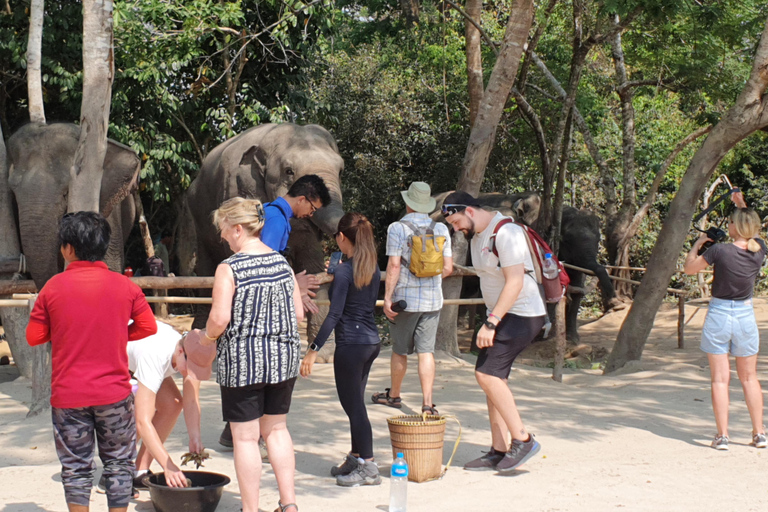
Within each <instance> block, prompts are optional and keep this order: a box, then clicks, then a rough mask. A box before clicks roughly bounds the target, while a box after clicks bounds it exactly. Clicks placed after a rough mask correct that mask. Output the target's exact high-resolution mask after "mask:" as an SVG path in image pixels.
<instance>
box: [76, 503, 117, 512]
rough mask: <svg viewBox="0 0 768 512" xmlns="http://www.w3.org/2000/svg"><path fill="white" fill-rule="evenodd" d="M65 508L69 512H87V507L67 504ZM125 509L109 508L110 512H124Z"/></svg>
mask: <svg viewBox="0 0 768 512" xmlns="http://www.w3.org/2000/svg"><path fill="white" fill-rule="evenodd" d="M67 507H69V512H88V506H87V505H75V504H74V503H67ZM127 509H128V507H126V508H111V509H109V510H111V511H112V512H118V511H124V510H127Z"/></svg>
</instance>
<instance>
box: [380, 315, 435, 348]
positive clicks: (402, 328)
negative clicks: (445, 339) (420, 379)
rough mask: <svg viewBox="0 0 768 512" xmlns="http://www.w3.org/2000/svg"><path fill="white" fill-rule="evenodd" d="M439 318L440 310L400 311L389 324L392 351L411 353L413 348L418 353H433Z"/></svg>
mask: <svg viewBox="0 0 768 512" xmlns="http://www.w3.org/2000/svg"><path fill="white" fill-rule="evenodd" d="M439 320H440V311H427V312H409V311H401V312H400V313H398V314H397V316H396V317H395V323H393V324H392V323H391V324H389V333H390V334H391V335H392V351H393V352H394V353H395V354H399V355H401V356H404V355H408V354H413V352H414V350H415V351H416V352H417V353H419V354H431V353H433V352H434V351H435V338H436V337H437V325H438V322H439Z"/></svg>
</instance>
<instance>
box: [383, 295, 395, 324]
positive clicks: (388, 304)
mask: <svg viewBox="0 0 768 512" xmlns="http://www.w3.org/2000/svg"><path fill="white" fill-rule="evenodd" d="M384 314H385V315H387V318H389V321H390V322H394V321H395V317H396V316H397V313H395V312H394V311H392V299H384Z"/></svg>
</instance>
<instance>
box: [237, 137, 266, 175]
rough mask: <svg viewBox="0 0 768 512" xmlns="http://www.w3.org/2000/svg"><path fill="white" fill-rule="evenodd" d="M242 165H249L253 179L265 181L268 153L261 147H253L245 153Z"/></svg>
mask: <svg viewBox="0 0 768 512" xmlns="http://www.w3.org/2000/svg"><path fill="white" fill-rule="evenodd" d="M240 165H249V166H250V167H251V175H252V176H253V179H255V180H256V179H257V180H259V181H264V177H265V175H266V173H267V152H266V151H264V149H262V147H261V146H257V145H253V146H251V147H249V148H248V149H247V150H246V151H245V152H244V153H243V156H242V158H241V159H240Z"/></svg>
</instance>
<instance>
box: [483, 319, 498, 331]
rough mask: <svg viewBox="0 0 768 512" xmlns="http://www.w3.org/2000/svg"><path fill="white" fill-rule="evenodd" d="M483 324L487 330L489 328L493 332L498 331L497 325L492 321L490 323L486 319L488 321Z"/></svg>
mask: <svg viewBox="0 0 768 512" xmlns="http://www.w3.org/2000/svg"><path fill="white" fill-rule="evenodd" d="M483 324H484V325H485V326H486V327H487V328H489V329H490V330H492V331H495V330H496V324H495V323H493V322H491V321H490V320H488V319H486V320H485V322H483Z"/></svg>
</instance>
